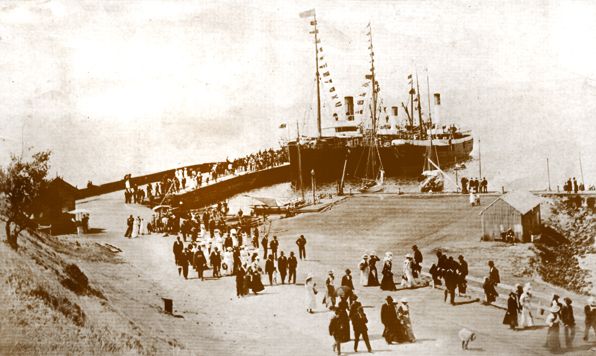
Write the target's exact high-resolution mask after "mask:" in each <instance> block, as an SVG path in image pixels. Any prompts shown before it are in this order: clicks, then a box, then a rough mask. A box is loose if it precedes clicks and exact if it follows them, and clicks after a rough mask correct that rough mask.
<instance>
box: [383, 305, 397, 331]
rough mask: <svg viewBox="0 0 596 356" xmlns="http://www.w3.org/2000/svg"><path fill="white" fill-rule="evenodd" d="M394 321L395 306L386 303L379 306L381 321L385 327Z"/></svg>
mask: <svg viewBox="0 0 596 356" xmlns="http://www.w3.org/2000/svg"><path fill="white" fill-rule="evenodd" d="M396 321H397V311H396V310H395V306H394V305H389V304H387V303H385V304H383V305H382V306H381V323H383V325H385V327H387V326H389V325H391V324H392V323H395V322H396Z"/></svg>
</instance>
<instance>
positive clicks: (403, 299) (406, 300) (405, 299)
mask: <svg viewBox="0 0 596 356" xmlns="http://www.w3.org/2000/svg"><path fill="white" fill-rule="evenodd" d="M399 301H400V302H402V303H406V304H407V303H408V299H407V298H406V297H403V298H401V299H400V300H399Z"/></svg>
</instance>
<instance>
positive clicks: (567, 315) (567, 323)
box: [561, 297, 575, 348]
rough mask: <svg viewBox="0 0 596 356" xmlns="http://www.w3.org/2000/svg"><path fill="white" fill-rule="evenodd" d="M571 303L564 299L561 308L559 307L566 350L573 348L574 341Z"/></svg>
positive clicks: (573, 318) (566, 298)
mask: <svg viewBox="0 0 596 356" xmlns="http://www.w3.org/2000/svg"><path fill="white" fill-rule="evenodd" d="M571 303H572V301H571V299H570V298H569V297H565V298H564V299H563V306H562V307H561V321H562V322H563V328H564V330H565V346H566V347H567V348H571V347H572V346H573V340H574V339H575V316H574V315H573V307H572V306H571Z"/></svg>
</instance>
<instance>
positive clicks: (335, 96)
mask: <svg viewBox="0 0 596 356" xmlns="http://www.w3.org/2000/svg"><path fill="white" fill-rule="evenodd" d="M331 99H339V97H338V96H337V94H335V95H334V96H332V97H331Z"/></svg>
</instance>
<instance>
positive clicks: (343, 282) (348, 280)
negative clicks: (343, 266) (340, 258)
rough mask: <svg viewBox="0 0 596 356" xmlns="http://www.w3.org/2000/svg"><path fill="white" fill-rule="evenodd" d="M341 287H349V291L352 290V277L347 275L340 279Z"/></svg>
mask: <svg viewBox="0 0 596 356" xmlns="http://www.w3.org/2000/svg"><path fill="white" fill-rule="evenodd" d="M341 285H342V286H344V287H350V289H352V290H353V289H354V284H353V283H352V276H348V275H347V274H346V275H345V276H343V277H342V278H341Z"/></svg>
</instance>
